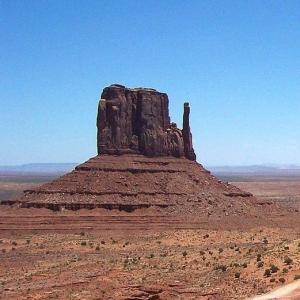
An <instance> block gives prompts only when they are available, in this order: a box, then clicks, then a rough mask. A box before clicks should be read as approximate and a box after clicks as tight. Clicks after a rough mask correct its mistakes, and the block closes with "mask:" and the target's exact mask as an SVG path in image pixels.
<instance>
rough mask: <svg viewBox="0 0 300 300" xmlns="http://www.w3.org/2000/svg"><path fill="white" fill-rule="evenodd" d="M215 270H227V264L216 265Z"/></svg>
mask: <svg viewBox="0 0 300 300" xmlns="http://www.w3.org/2000/svg"><path fill="white" fill-rule="evenodd" d="M215 270H221V271H222V272H225V271H226V270H227V266H226V265H217V266H216V267H215Z"/></svg>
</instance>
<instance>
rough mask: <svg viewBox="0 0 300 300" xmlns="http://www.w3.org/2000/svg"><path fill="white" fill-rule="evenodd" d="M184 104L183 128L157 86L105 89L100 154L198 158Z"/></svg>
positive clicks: (99, 122) (99, 123)
mask: <svg viewBox="0 0 300 300" xmlns="http://www.w3.org/2000/svg"><path fill="white" fill-rule="evenodd" d="M189 113H190V108H189V104H188V103H185V104H184V114H183V130H181V129H179V128H177V126H176V124H175V123H171V122H170V116H169V99H168V95H167V94H165V93H160V92H158V91H156V90H154V89H145V88H136V89H129V88H126V87H124V86H122V85H116V84H115V85H111V86H109V87H106V88H104V90H103V92H102V95H101V100H100V101H99V107H98V117H97V127H98V134H97V146H98V154H125V153H137V154H144V155H146V156H168V155H170V156H175V157H183V156H185V157H186V158H188V159H190V160H196V155H195V152H194V149H193V144H192V135H191V132H190V126H189Z"/></svg>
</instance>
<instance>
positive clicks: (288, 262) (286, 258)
mask: <svg viewBox="0 0 300 300" xmlns="http://www.w3.org/2000/svg"><path fill="white" fill-rule="evenodd" d="M283 262H284V263H285V264H287V265H291V264H292V263H293V260H292V259H291V258H290V257H288V256H286V257H285V258H284V261H283Z"/></svg>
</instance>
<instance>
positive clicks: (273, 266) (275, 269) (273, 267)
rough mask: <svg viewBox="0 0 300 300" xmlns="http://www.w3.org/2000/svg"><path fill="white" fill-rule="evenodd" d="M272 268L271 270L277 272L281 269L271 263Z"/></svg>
mask: <svg viewBox="0 0 300 300" xmlns="http://www.w3.org/2000/svg"><path fill="white" fill-rule="evenodd" d="M270 270H271V273H276V272H277V271H278V270H279V268H278V267H277V266H275V265H271V266H270Z"/></svg>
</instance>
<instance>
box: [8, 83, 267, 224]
mask: <svg viewBox="0 0 300 300" xmlns="http://www.w3.org/2000/svg"><path fill="white" fill-rule="evenodd" d="M189 115H190V107H189V103H184V106H183V124H182V129H179V128H177V126H176V124H175V123H172V122H171V121H170V116H169V99H168V96H167V94H165V93H161V92H158V91H156V90H154V89H150V88H133V89H131V88H126V87H125V86H122V85H118V84H114V85H111V86H109V87H106V88H104V90H103V92H102V95H101V99H100V101H99V105H98V116H97V129H98V133H97V148H98V155H97V156H95V157H93V158H91V159H89V160H88V161H86V162H84V163H83V164H80V165H78V166H77V167H76V168H75V169H74V170H73V171H72V172H70V173H68V174H66V175H63V176H62V177H60V178H58V179H56V180H54V181H52V182H50V183H47V184H44V185H42V186H40V187H38V188H35V189H32V190H26V191H24V194H23V196H21V198H20V199H17V200H14V201H12V202H10V204H14V205H16V206H17V207H21V208H47V209H50V210H52V211H64V210H72V211H77V210H81V209H89V210H92V209H100V210H99V211H101V212H102V213H105V212H114V213H118V212H119V213H127V214H129V215H130V214H131V215H134V214H136V213H139V212H140V213H142V214H143V215H153V214H154V213H156V214H159V215H164V216H178V217H184V216H188V218H190V217H192V216H194V217H196V218H197V217H199V218H208V219H212V218H214V217H215V218H214V219H215V220H217V219H218V218H222V220H223V219H224V218H225V219H228V220H231V221H232V220H233V219H235V217H236V218H238V219H239V220H241V222H243V220H244V218H245V217H249V216H251V217H253V218H256V220H258V215H259V214H260V208H261V207H262V206H264V205H262V204H261V203H259V202H258V200H257V199H256V198H255V197H253V196H252V195H251V194H250V193H247V192H244V191H241V190H240V189H238V188H237V187H235V186H233V185H231V184H229V183H225V182H222V181H221V180H219V179H218V178H216V177H214V176H213V175H211V174H210V172H209V171H207V170H206V169H205V168H204V167H203V166H202V165H201V164H199V163H198V162H197V161H196V155H195V152H194V148H193V143H192V134H191V130H190V124H189ZM220 154H221V153H220ZM188 218H187V219H188ZM190 220H191V219H190ZM222 222H223V221H222Z"/></svg>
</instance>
